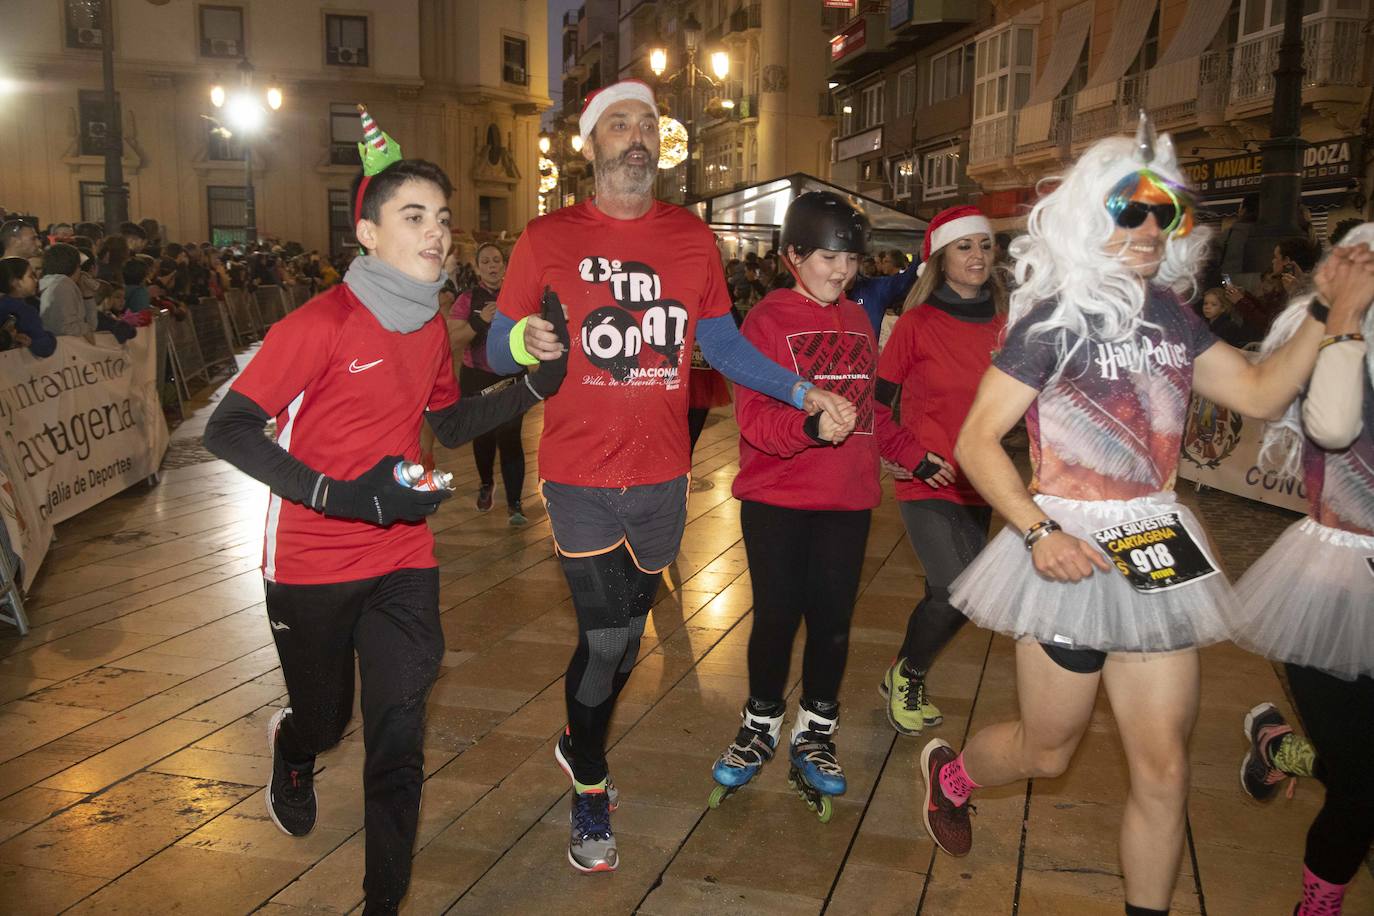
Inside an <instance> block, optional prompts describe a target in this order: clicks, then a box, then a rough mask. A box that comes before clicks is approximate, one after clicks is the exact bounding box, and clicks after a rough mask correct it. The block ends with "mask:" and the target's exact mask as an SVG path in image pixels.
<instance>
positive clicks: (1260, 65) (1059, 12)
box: [968, 0, 1371, 241]
mask: <svg viewBox="0 0 1374 916" xmlns="http://www.w3.org/2000/svg"><path fill="white" fill-rule="evenodd" d="M1283 8H1284V4H1283V0H1078V2H1042V3H1028V2H1008V3H1003V4H1000V5H999V7H998V11H997V16H996V21H995V22H994V23H993V24H992V25H990V26H989V27H988V28H987V29H985V30H983V31H981V32H980V33H979V34H978V35H977V36H976V39H975V51H974V102H973V116H972V125H971V132H970V148H969V159H968V173H969V175H970V177H971V178H973V179H974V180H975V181H977V182H978V183H979V184H980V185H981V186H982V187H983V189H984V191H985V192H986V193H987V198H986V200H987V202H988V209H989V211H990V212H991V213H992V214H993V215H994V216H998V217H1001V218H1003V219H1004V220H1008V221H1015V220H1017V218H1018V216H1023V214H1024V209H1025V205H1026V204H1027V203H1029V202H1030V201H1031V200H1033V199H1034V186H1035V183H1036V181H1037V180H1039V179H1040V178H1042V177H1044V176H1046V175H1051V174H1054V173H1055V172H1056V171H1058V170H1060V169H1062V168H1063V167H1064V165H1065V164H1067V163H1068V162H1070V161H1072V160H1073V158H1074V157H1076V156H1077V155H1078V154H1079V153H1080V152H1082V150H1083V149H1085V148H1086V147H1087V146H1088V145H1089V144H1091V143H1092V142H1094V141H1095V140H1097V139H1099V138H1100V137H1103V136H1106V135H1108V134H1112V133H1123V132H1129V131H1132V130H1133V129H1134V127H1135V123H1136V119H1137V115H1138V112H1139V111H1140V110H1141V109H1142V108H1143V109H1145V110H1147V111H1148V112H1149V113H1150V115H1151V116H1152V118H1153V120H1154V122H1155V124H1156V126H1157V127H1158V128H1159V129H1161V130H1167V131H1169V132H1170V133H1171V134H1172V135H1173V138H1174V143H1175V146H1176V147H1177V148H1178V150H1179V154H1180V159H1181V161H1182V162H1183V164H1184V166H1185V168H1186V169H1187V170H1188V171H1189V173H1190V177H1191V179H1192V181H1193V184H1194V186H1195V188H1196V189H1197V191H1198V192H1199V196H1200V198H1201V201H1202V216H1203V218H1204V219H1211V220H1218V219H1221V218H1223V217H1225V216H1228V215H1230V214H1232V213H1234V212H1235V209H1236V206H1237V205H1238V204H1239V202H1240V199H1241V198H1242V197H1244V196H1245V195H1246V194H1249V193H1251V192H1254V191H1256V190H1257V189H1258V187H1259V184H1260V180H1261V171H1262V170H1261V166H1260V159H1259V155H1258V151H1259V149H1258V145H1257V141H1259V140H1262V139H1265V138H1267V137H1268V135H1269V124H1270V119H1271V114H1272V103H1273V95H1274V84H1273V76H1272V73H1273V70H1274V68H1275V66H1276V65H1277V54H1278V45H1279V40H1280V37H1281V33H1282V31H1283ZM1369 24H1370V2H1369V0H1307V2H1306V4H1305V16H1304V19H1303V44H1304V59H1303V66H1304V70H1305V72H1304V76H1303V92H1302V101H1303V105H1302V127H1301V135H1302V137H1303V138H1304V139H1305V140H1307V141H1308V142H1309V143H1310V147H1309V149H1308V150H1307V153H1306V168H1305V170H1304V187H1303V202H1304V206H1305V207H1306V208H1307V211H1308V213H1309V215H1310V218H1311V221H1312V223H1313V228H1314V235H1315V236H1316V237H1317V238H1318V239H1319V240H1322V241H1324V240H1325V238H1326V230H1327V227H1328V226H1334V224H1335V223H1336V222H1337V221H1339V220H1341V219H1345V218H1347V217H1361V218H1363V216H1364V215H1365V214H1366V213H1367V212H1368V201H1367V197H1368V190H1367V189H1368V182H1369V180H1370V177H1371V176H1370V173H1369V170H1368V169H1367V167H1366V165H1365V154H1364V148H1365V142H1364V137H1363V136H1362V134H1363V119H1364V113H1365V110H1366V107H1367V105H1368V103H1369V94H1370V84H1371V69H1370V68H1371V54H1370V50H1371V47H1370V36H1369V31H1370V29H1369Z"/></svg>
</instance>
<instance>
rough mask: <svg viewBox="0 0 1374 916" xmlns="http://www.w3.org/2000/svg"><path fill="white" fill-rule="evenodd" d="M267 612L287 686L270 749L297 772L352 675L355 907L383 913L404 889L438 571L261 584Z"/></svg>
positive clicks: (438, 649)
mask: <svg viewBox="0 0 1374 916" xmlns="http://www.w3.org/2000/svg"><path fill="white" fill-rule="evenodd" d="M266 586H267V616H268V618H269V619H270V621H271V624H272V637H273V639H274V640H276V643H277V655H278V656H279V657H280V658H281V669H282V674H283V676H284V677H285V678H286V688H287V690H288V691H289V693H290V699H291V715H290V716H288V717H287V718H286V720H285V722H284V724H283V727H282V730H281V736H280V739H279V740H280V747H281V751H282V755H283V756H284V757H285V758H286V759H287V760H288V761H289V762H291V763H292V764H294V765H296V766H298V767H299V768H300V769H303V770H304V769H308V768H311V767H313V765H314V760H315V755H316V754H319V753H321V752H322V751H326V750H328V749H329V748H331V747H333V746H334V745H335V744H338V743H339V739H340V738H341V737H343V732H344V728H345V727H346V726H347V725H348V720H349V718H350V716H351V715H352V710H353V657H354V653H355V652H356V653H357V658H358V668H359V673H360V675H361V677H362V713H363V743H364V746H365V748H366V757H365V761H364V763H363V795H364V807H365V814H364V817H365V826H366V828H367V851H366V858H367V873H366V875H365V876H364V878H363V890H364V892H365V893H366V895H367V912H369V913H372V912H390V911H393V910H394V908H395V907H397V906H399V905H400V902H401V898H402V897H404V896H405V893H406V888H407V887H408V886H409V885H410V857H411V853H412V850H413V847H414V845H415V831H416V826H417V824H418V821H419V814H420V787H421V785H422V783H423V782H424V778H425V772H424V762H425V761H424V751H423V744H424V733H425V699H426V697H428V695H429V689H430V687H431V686H432V685H433V684H434V679H435V677H436V676H437V675H438V673H439V663H440V661H441V660H442V659H443V655H444V633H443V630H442V629H441V628H440V626H439V570H437V569H401V570H397V571H396V572H393V573H389V574H387V575H385V576H380V577H378V578H375V579H363V580H360V581H357V582H339V583H333V584H329V585H282V584H280V583H276V582H268V583H266Z"/></svg>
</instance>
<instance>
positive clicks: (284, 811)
mask: <svg viewBox="0 0 1374 916" xmlns="http://www.w3.org/2000/svg"><path fill="white" fill-rule="evenodd" d="M289 715H291V710H290V709H279V710H277V713H276V715H274V716H272V721H271V722H270V723H268V726H267V747H268V749H269V750H270V751H271V752H272V781H271V782H269V783H268V784H267V791H266V792H265V793H264V796H265V797H266V799H267V814H268V816H270V817H271V818H272V823H274V824H276V825H277V826H278V827H280V828H281V830H282V832H283V833H286V834H289V835H291V836H305V835H306V834H308V833H309V832H310V831H312V830H314V829H315V814H316V810H317V805H316V801H315V772H314V762H313V761H312V762H311V764H310V766H307V767H305V768H298V767H296V766H293V765H292V764H289V763H287V762H286V758H285V757H283V756H282V754H281V749H280V748H279V747H278V746H277V734H278V733H279V732H280V731H281V725H282V722H284V721H285V720H286V717H287V716H289Z"/></svg>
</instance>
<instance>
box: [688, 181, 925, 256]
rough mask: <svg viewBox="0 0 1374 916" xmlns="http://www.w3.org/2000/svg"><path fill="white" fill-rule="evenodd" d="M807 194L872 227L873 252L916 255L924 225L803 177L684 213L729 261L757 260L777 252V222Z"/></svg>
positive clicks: (745, 191) (907, 215) (746, 190)
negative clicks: (831, 201)
mask: <svg viewBox="0 0 1374 916" xmlns="http://www.w3.org/2000/svg"><path fill="white" fill-rule="evenodd" d="M807 191H833V192H834V193H836V194H839V195H840V196H842V197H844V198H846V199H848V201H849V202H850V203H851V204H853V205H854V206H855V207H858V208H859V209H860V210H862V211H863V212H864V214H865V215H866V216H867V217H868V221H869V222H870V223H871V224H872V226H873V247H874V249H879V248H900V249H901V250H902V251H905V252H908V253H913V254H914V253H916V252H918V251H919V250H920V247H921V240H922V238H923V237H924V236H925V231H926V225H927V223H926V221H925V220H922V219H917V218H916V217H914V216H912V215H911V214H910V213H903V212H902V211H901V210H896V209H893V208H892V207H889V206H888V205H887V204H885V203H883V202H882V201H880V200H874V199H873V198H871V197H865V196H863V195H862V194H855V193H854V192H853V191H850V190H848V189H847V188H842V187H839V186H838V185H833V184H830V183H829V182H827V181H821V180H820V179H819V178H816V177H814V176H812V175H807V174H805V173H803V172H797V173H795V174H792V175H787V176H786V177H783V178H775V179H773V180H772V181H765V182H761V183H759V184H756V185H751V186H750V187H747V188H740V189H739V190H736V191H726V192H725V193H724V194H717V195H716V196H715V197H707V198H705V199H704V200H700V201H697V202H696V203H694V204H692V205H690V206H689V207H688V209H689V210H691V211H692V212H694V213H696V214H697V215H698V216H700V217H701V218H702V220H703V221H704V222H705V223H706V225H708V226H710V227H711V228H712V229H713V230H714V231H715V233H716V236H717V237H718V238H720V239H721V240H723V241H724V242H726V253H727V254H728V255H729V256H731V257H734V256H738V255H740V254H742V253H745V252H748V251H756V252H758V253H760V254H762V253H763V252H764V251H766V250H767V249H769V248H777V247H778V240H779V237H780V235H781V232H782V218H783V215H784V214H786V213H787V207H788V205H789V204H791V203H792V201H793V200H794V199H795V198H796V197H797V195H799V194H805V193H806V192H807Z"/></svg>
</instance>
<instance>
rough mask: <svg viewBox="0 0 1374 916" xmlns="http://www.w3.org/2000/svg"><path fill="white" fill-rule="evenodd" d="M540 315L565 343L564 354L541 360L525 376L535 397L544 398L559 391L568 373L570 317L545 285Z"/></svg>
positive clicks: (561, 341)
mask: <svg viewBox="0 0 1374 916" xmlns="http://www.w3.org/2000/svg"><path fill="white" fill-rule="evenodd" d="M540 306H541V307H540V310H539V317H540V318H543V319H544V320H545V321H547V322H549V323H550V324H552V325H553V332H554V333H555V334H557V335H558V340H559V342H560V343H561V344H563V355H562V356H560V357H558V358H557V359H550V360H541V361H540V363H539V365H538V366H537V367H536V371H534V372H531V373H530V374H529V375H527V376H526V377H525V384H526V385H528V386H529V387H530V390H531V391H533V392H534V394H535V397H537V398H539V400H541V401H542V400H544V399H545V398H547V397H550V396H551V395H554V394H556V393H557V392H558V388H559V386H560V385H562V384H563V379H564V378H565V377H567V374H568V347H569V338H568V319H567V317H566V316H565V315H564V314H563V303H561V302H559V301H558V294H557V293H555V292H554V291H553V289H552V288H550V287H547V286H546V287H544V298H543V300H542V301H541V303H540Z"/></svg>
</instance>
